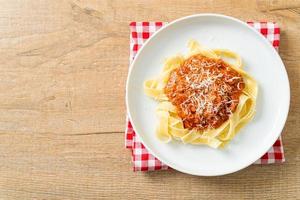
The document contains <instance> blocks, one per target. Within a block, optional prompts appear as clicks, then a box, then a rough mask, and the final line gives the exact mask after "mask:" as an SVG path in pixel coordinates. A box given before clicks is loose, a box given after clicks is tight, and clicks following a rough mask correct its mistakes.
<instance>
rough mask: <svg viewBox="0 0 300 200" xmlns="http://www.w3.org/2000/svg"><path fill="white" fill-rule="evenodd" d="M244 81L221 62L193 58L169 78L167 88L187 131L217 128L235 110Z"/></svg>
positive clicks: (198, 55) (186, 61) (206, 58)
mask: <svg viewBox="0 0 300 200" xmlns="http://www.w3.org/2000/svg"><path fill="white" fill-rule="evenodd" d="M244 87H245V83H244V81H243V77H242V76H241V75H240V74H239V73H238V72H237V71H235V70H234V69H232V68H231V67H230V66H229V65H228V64H227V63H225V62H224V61H223V60H221V59H213V58H208V57H205V56H202V55H200V54H197V55H194V56H191V57H190V58H188V59H187V60H185V62H184V63H183V64H182V65H181V66H180V67H179V68H177V69H175V70H173V71H172V72H171V74H170V77H169V80H168V82H167V84H166V86H165V88H164V91H165V94H166V95H167V97H168V98H169V100H170V102H171V103H172V104H173V105H174V106H176V108H177V110H178V115H179V116H180V117H181V119H182V120H183V124H184V127H185V128H187V129H196V130H199V131H201V130H205V129H207V128H218V127H219V126H221V125H222V124H223V123H224V122H225V121H227V120H228V119H229V116H230V115H231V114H232V113H233V112H234V111H235V110H236V107H237V105H238V103H239V97H240V95H241V93H242V90H243V89H244Z"/></svg>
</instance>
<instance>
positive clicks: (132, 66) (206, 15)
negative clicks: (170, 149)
mask: <svg viewBox="0 0 300 200" xmlns="http://www.w3.org/2000/svg"><path fill="white" fill-rule="evenodd" d="M198 17H219V18H225V19H229V20H232V21H235V22H238V23H239V24H241V25H243V26H245V27H247V28H248V29H250V30H252V31H253V32H255V34H256V35H257V36H258V37H260V38H261V39H263V41H265V42H264V43H265V44H266V45H268V46H269V47H271V48H270V49H272V51H273V53H275V54H276V55H277V57H278V58H279V62H280V65H281V66H280V67H282V68H283V73H282V76H285V78H286V86H287V88H286V89H287V91H286V95H285V96H286V101H287V105H286V106H285V110H284V111H283V112H282V114H281V116H282V117H281V118H282V120H281V121H280V123H281V124H280V125H278V128H277V134H276V137H275V134H274V139H273V140H272V142H271V141H270V142H269V143H268V144H269V145H265V148H264V150H263V151H262V152H263V153H260V154H258V155H259V156H257V158H255V160H253V159H252V160H249V163H247V164H246V165H244V166H242V167H238V168H237V169H236V168H233V169H231V170H228V171H222V172H219V173H195V172H190V171H189V170H185V169H182V168H180V167H178V166H177V165H173V164H172V163H171V162H169V161H165V160H164V159H161V158H160V156H157V155H156V154H155V153H154V152H153V151H152V150H151V148H149V147H148V146H147V144H146V143H145V142H144V140H143V137H142V136H141V135H140V134H139V132H138V131H137V129H136V127H135V122H133V120H132V117H131V111H130V106H129V105H130V104H129V101H128V95H129V94H128V91H129V84H130V77H131V72H132V71H133V68H134V66H135V63H136V60H137V59H136V58H138V57H139V55H140V54H141V53H142V52H143V49H144V48H145V47H146V46H147V44H148V43H149V42H150V41H151V40H152V39H153V38H155V37H156V35H158V34H159V33H160V32H161V31H163V30H164V29H166V28H167V27H169V26H172V25H173V24H176V23H178V22H180V21H184V20H188V19H191V18H198ZM125 92H126V95H125V101H126V112H127V115H128V117H129V119H130V121H131V125H132V127H133V129H134V130H135V133H136V134H137V135H138V136H139V139H140V141H141V142H142V143H143V145H144V146H145V148H146V149H147V150H148V151H149V153H151V154H152V155H153V156H155V157H156V158H157V159H159V160H160V161H161V162H163V163H164V164H166V165H168V166H170V167H172V168H173V169H176V170H177V171H180V172H183V173H186V174H191V175H196V176H220V175H226V174H231V173H234V172H238V171H240V170H242V169H245V168H246V167H248V166H250V165H251V164H253V163H254V162H255V161H256V160H257V159H259V158H260V157H261V156H263V155H264V154H265V153H266V152H267V151H268V150H269V149H270V148H271V147H272V146H273V144H274V143H275V141H276V140H277V139H278V137H279V136H280V135H281V133H282V130H283V128H284V126H285V123H286V121H287V117H288V113H289V109H290V82H289V78H288V73H287V71H286V67H285V65H284V63H283V61H282V59H281V57H280V55H279V53H278V52H277V51H276V50H275V48H274V47H273V46H272V45H271V43H270V42H269V41H267V39H266V38H265V37H264V36H263V35H262V34H261V33H259V32H258V31H257V30H256V29H255V28H253V27H252V26H249V25H248V24H247V23H245V22H244V21H241V20H239V19H237V18H234V17H231V16H227V15H223V14H217V13H201V14H194V15H189V16H185V17H181V18H178V19H176V20H174V21H172V22H170V23H168V24H166V25H164V26H163V27H161V28H160V29H159V30H158V31H156V32H155V33H153V34H152V36H151V37H150V38H149V39H148V40H147V41H146V42H145V43H144V44H143V45H142V47H141V48H140V49H139V51H138V52H137V54H136V55H135V59H134V60H133V61H132V63H131V64H130V66H129V70H128V75H127V80H126V89H125Z"/></svg>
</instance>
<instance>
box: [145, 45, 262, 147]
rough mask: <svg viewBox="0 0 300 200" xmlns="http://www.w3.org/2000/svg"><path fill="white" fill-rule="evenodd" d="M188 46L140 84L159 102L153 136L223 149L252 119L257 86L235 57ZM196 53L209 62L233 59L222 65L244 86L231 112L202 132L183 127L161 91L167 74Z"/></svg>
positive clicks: (237, 56)
mask: <svg viewBox="0 0 300 200" xmlns="http://www.w3.org/2000/svg"><path fill="white" fill-rule="evenodd" d="M188 47H189V53H188V55H187V56H186V57H185V56H182V55H176V56H174V57H171V58H168V59H167V60H166V61H165V64H164V67H163V71H162V73H161V74H160V75H159V76H158V77H156V78H155V79H151V80H146V81H145V82H144V92H145V94H146V95H148V96H150V97H152V98H154V99H155V100H157V101H159V104H158V106H157V109H156V114H157V117H158V120H159V124H158V126H157V129H156V136H157V137H158V139H160V140H161V141H163V142H169V141H171V140H172V139H175V140H179V141H182V142H183V143H188V144H205V145H208V146H210V147H213V148H219V147H224V146H225V145H226V144H227V143H228V142H229V141H230V140H232V138H233V137H234V136H235V135H236V134H237V133H238V132H239V130H240V129H241V128H243V127H244V126H245V125H246V124H247V123H248V122H249V121H250V120H251V119H252V118H253V116H254V114H255V104H256V97H257V83H256V81H255V80H254V79H253V78H252V77H251V76H250V75H249V74H248V73H246V72H245V71H244V70H243V69H242V67H243V66H242V60H241V58H240V56H239V55H238V54H236V53H234V52H232V51H230V50H224V49H207V48H205V47H204V46H202V45H200V44H198V43H197V42H196V41H194V40H191V41H190V42H189V43H188ZM197 54H201V55H203V56H205V57H208V58H213V59H223V58H226V59H231V60H233V62H230V63H228V62H226V63H227V64H229V66H230V67H231V68H232V69H234V70H235V71H236V72H238V73H239V74H240V75H241V76H242V78H243V81H244V83H245V87H244V89H243V90H242V92H241V95H240V96H239V103H238V104H237V107H236V109H235V111H234V112H233V113H232V114H231V115H230V116H229V119H228V120H226V121H225V122H224V123H223V124H221V125H220V126H219V127H217V128H207V129H203V130H197V129H188V128H185V126H184V122H183V119H182V118H181V117H180V116H179V114H178V110H177V108H176V106H174V105H173V104H172V103H171V102H170V100H169V98H168V97H167V95H166V94H165V91H164V88H165V87H166V84H167V82H168V80H169V78H170V74H171V72H172V71H173V70H175V69H177V68H179V67H180V66H181V65H182V64H183V63H184V62H185V60H186V59H187V58H189V57H191V56H193V55H197Z"/></svg>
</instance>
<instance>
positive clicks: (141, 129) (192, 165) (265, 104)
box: [126, 14, 290, 176]
mask: <svg viewBox="0 0 300 200" xmlns="http://www.w3.org/2000/svg"><path fill="white" fill-rule="evenodd" d="M189 39H196V40H197V41H199V42H200V43H202V44H204V45H205V46H207V47H212V48H226V49H230V50H233V51H235V52H237V53H238V54H240V55H241V57H242V59H243V63H244V65H245V70H246V71H247V72H248V73H249V74H251V75H252V76H253V77H254V78H255V79H256V80H257V82H258V85H259V94H258V100H257V108H256V109H257V113H256V115H255V118H254V120H253V121H251V122H250V123H249V124H248V125H247V126H246V127H245V128H243V129H242V130H241V131H240V133H239V134H238V135H237V136H236V137H235V138H234V139H233V140H232V141H231V142H230V144H229V145H228V146H227V147H226V149H224V150H219V149H212V148H210V147H206V146H195V145H184V144H182V143H179V142H170V143H168V144H165V143H162V142H160V141H159V140H158V139H157V138H156V137H155V127H156V124H157V119H156V116H155V108H156V105H157V102H156V101H154V100H153V99H151V98H149V97H147V96H146V95H145V94H144V92H143V82H144V81H145V80H146V79H149V78H151V77H155V76H156V75H158V74H159V73H160V72H161V70H162V67H163V62H164V59H165V58H167V57H170V56H172V55H175V54H177V53H186V52H187V42H188V40H189ZM126 103H127V109H128V114H129V117H130V119H131V121H132V125H133V128H134V130H135V131H136V133H137V134H138V136H139V137H140V139H141V140H142V142H143V143H144V145H145V146H146V148H147V149H148V150H149V151H150V153H152V154H153V155H154V156H156V157H157V158H158V159H160V160H161V161H162V162H164V163H166V164H167V165H169V166H171V167H172V168H174V169H176V170H178V171H181V172H184V173H189V174H193V175H203V176H214V175H223V174H228V173H232V172H235V171H238V170H241V169H243V168H245V167H247V166H248V165H250V164H252V163H253V162H255V161H256V160H257V159H259V158H260V157H261V156H262V155H263V154H264V153H265V152H266V151H267V150H268V149H269V148H270V147H271V146H272V144H273V143H274V142H275V141H276V139H277V138H278V136H279V135H280V133H281V131H282V129H283V127H284V124H285V121H286V118H287V115H288V110H289V103H290V88H289V81H288V76H287V73H286V70H285V67H284V65H283V63H282V61H281V59H280V57H279V55H278V53H277V52H276V51H275V49H274V48H273V47H272V46H271V44H270V43H269V42H268V41H267V40H266V39H265V38H264V37H263V36H262V35H261V34H260V33H258V32H257V31H256V30H254V29H253V28H251V27H250V26H249V25H247V24H246V23H244V22H242V21H240V20H237V19H235V18H232V17H228V16H224V15H218V14H199V15H192V16H188V17H184V18H181V19H178V20H175V21H174V22H172V23H170V24H168V25H167V26H165V27H163V28H161V29H160V30H159V31H158V32H156V33H155V34H154V35H153V36H152V37H151V39H149V40H148V41H147V42H146V43H145V44H144V46H143V47H142V48H141V49H140V50H139V52H138V54H137V55H136V57H135V60H134V62H133V63H132V65H131V67H130V71H129V75H128V80H127V85H126Z"/></svg>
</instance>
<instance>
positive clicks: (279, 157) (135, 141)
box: [125, 22, 285, 171]
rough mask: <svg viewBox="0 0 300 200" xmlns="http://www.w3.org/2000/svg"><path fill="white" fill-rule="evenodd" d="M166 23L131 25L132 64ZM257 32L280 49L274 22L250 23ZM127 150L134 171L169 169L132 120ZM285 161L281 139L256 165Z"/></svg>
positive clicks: (136, 23) (126, 137)
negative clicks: (137, 54)
mask: <svg viewBox="0 0 300 200" xmlns="http://www.w3.org/2000/svg"><path fill="white" fill-rule="evenodd" d="M166 24H167V23H165V22H132V23H131V24H130V62H132V60H133V59H134V56H135V55H136V53H137V51H138V50H139V48H141V46H142V45H143V43H144V42H145V41H146V40H147V39H148V38H149V37H150V36H151V35H152V34H153V33H154V32H155V31H157V30H158V29H160V28H161V27H162V26H164V25H166ZM248 24H249V25H250V26H253V27H254V28H255V29H256V30H257V31H259V32H260V33H261V34H263V35H264V36H265V37H266V38H267V39H268V40H269V41H270V42H271V44H272V45H273V46H274V48H275V49H276V50H278V47H279V36H280V29H279V27H278V25H277V24H276V23H273V22H248ZM125 142H126V148H128V149H131V150H132V161H133V170H134V171H152V170H160V169H168V168H170V167H168V166H167V165H165V164H164V163H162V162H161V161H159V160H158V159H157V158H155V157H154V156H153V155H151V154H150V153H149V152H148V151H147V149H146V148H145V147H144V145H143V144H142V143H141V141H140V140H139V138H138V135H136V134H135V132H134V130H133V128H132V126H131V123H130V120H129V119H128V118H127V128H126V132H125ZM284 161H285V158H284V152H283V146H282V141H281V137H279V138H278V139H277V141H276V142H275V143H274V145H273V146H272V147H271V148H270V149H269V151H268V152H266V153H265V155H263V156H262V157H261V158H260V159H259V160H257V161H256V162H255V163H254V164H270V163H282V162H284Z"/></svg>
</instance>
